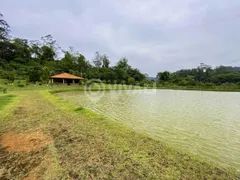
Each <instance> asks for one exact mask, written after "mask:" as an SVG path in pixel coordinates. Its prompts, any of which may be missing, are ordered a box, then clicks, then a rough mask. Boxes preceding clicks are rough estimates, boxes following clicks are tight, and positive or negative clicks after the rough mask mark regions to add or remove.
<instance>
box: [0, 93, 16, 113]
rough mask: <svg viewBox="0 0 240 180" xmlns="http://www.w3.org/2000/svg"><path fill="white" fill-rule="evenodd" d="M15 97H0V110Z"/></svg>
mask: <svg viewBox="0 0 240 180" xmlns="http://www.w3.org/2000/svg"><path fill="white" fill-rule="evenodd" d="M14 97H15V95H0V110H1V109H3V108H4V107H5V106H6V105H8V104H9V103H11V101H12V100H13V99H14Z"/></svg>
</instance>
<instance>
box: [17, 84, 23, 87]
mask: <svg viewBox="0 0 240 180" xmlns="http://www.w3.org/2000/svg"><path fill="white" fill-rule="evenodd" d="M17 86H18V87H24V86H25V85H24V84H18V85H17Z"/></svg>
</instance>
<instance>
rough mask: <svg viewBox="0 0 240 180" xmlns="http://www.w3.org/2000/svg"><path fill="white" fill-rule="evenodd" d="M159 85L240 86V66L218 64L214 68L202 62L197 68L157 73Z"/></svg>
mask: <svg viewBox="0 0 240 180" xmlns="http://www.w3.org/2000/svg"><path fill="white" fill-rule="evenodd" d="M157 78H158V83H159V85H179V86H220V85H221V86H224V85H225V86H236V85H238V86H240V67H232V66H218V67H215V68H212V67H211V66H209V65H206V64H204V63H201V64H200V65H199V66H198V67H197V68H193V69H182V70H179V71H176V72H174V73H170V72H168V71H164V72H159V73H158V74H157Z"/></svg>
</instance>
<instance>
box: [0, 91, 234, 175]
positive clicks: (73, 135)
mask: <svg viewBox="0 0 240 180" xmlns="http://www.w3.org/2000/svg"><path fill="white" fill-rule="evenodd" d="M44 93H45V94H46V92H44ZM44 93H36V92H22V93H20V94H19V93H18V95H20V96H21V97H22V99H21V100H20V103H19V104H18V105H17V107H16V108H15V109H14V110H13V113H12V115H10V116H8V117H7V118H4V119H1V117H0V122H2V123H1V124H0V179H214V178H216V179H237V178H238V177H237V176H236V175H235V174H234V173H233V172H228V171H226V170H224V169H220V168H217V167H215V166H214V165H209V164H208V163H205V162H202V161H201V160H197V159H195V158H192V157H190V156H188V155H185V154H181V153H178V152H175V151H174V150H172V149H170V148H168V147H165V146H163V145H161V144H160V143H158V142H156V141H154V140H152V139H150V138H148V137H145V136H142V135H138V134H136V133H135V132H133V131H132V130H130V129H128V128H125V127H123V126H122V125H119V124H117V123H116V122H112V121H111V122H110V121H108V120H106V119H104V118H102V117H100V116H93V115H86V112H82V109H81V108H76V106H74V105H71V104H70V103H69V104H68V103H66V102H64V101H62V100H60V99H58V98H55V97H52V95H49V94H47V96H45V97H48V98H49V100H47V99H46V98H44V97H43V95H42V94H44ZM62 107H63V108H62ZM64 108H65V109H66V111H64V110H63V109H64ZM74 108H76V109H74ZM60 109H61V110H60Z"/></svg>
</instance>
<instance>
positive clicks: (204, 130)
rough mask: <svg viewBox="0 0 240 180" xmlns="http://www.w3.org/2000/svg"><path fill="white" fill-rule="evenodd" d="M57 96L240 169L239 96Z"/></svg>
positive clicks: (182, 93) (158, 92)
mask: <svg viewBox="0 0 240 180" xmlns="http://www.w3.org/2000/svg"><path fill="white" fill-rule="evenodd" d="M58 95H59V96H60V97H62V98H64V99H67V100H70V101H71V102H74V103H76V104H78V105H81V106H83V107H85V108H87V109H90V110H92V111H94V112H96V113H99V114H102V115H105V116H107V117H109V118H111V119H115V120H116V121H119V122H122V123H123V124H125V125H127V126H129V127H131V128H133V129H135V130H136V131H139V132H144V133H147V134H148V135H149V136H151V137H153V138H155V139H158V140H161V141H163V142H166V143H168V144H169V145H170V146H173V147H177V148H179V149H181V150H183V151H187V152H190V153H193V154H197V155H199V156H201V157H204V158H206V159H209V160H211V161H214V162H216V163H219V164H221V165H226V166H230V167H235V168H237V169H238V170H240V93H234V92H231V93H229V92H206V91H204V92H202V91H176V90H131V91H130V90H129V91H128V90H125V91H102V92H64V93H58Z"/></svg>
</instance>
